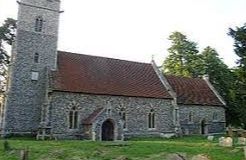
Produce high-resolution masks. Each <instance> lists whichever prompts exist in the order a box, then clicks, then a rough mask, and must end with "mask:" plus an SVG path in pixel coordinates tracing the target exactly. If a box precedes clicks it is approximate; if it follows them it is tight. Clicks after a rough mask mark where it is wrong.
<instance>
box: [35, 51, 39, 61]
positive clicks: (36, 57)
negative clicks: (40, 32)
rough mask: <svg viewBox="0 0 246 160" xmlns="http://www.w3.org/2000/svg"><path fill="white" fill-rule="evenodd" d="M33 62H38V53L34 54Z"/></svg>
mask: <svg viewBox="0 0 246 160" xmlns="http://www.w3.org/2000/svg"><path fill="white" fill-rule="evenodd" d="M34 62H35V63H39V54H38V53H35V54H34Z"/></svg>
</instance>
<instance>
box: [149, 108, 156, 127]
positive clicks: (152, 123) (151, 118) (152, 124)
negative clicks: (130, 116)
mask: <svg viewBox="0 0 246 160" xmlns="http://www.w3.org/2000/svg"><path fill="white" fill-rule="evenodd" d="M148 127H149V129H154V128H155V111H154V109H151V110H150V112H149V114H148Z"/></svg>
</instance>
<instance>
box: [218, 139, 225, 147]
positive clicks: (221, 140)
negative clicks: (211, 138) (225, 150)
mask: <svg viewBox="0 0 246 160" xmlns="http://www.w3.org/2000/svg"><path fill="white" fill-rule="evenodd" d="M224 139H225V137H220V138H219V146H223V142H224Z"/></svg>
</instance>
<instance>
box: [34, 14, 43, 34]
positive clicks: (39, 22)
mask: <svg viewBox="0 0 246 160" xmlns="http://www.w3.org/2000/svg"><path fill="white" fill-rule="evenodd" d="M43 24H44V20H43V18H42V17H37V18H36V20H35V31H36V32H42V30H43Z"/></svg>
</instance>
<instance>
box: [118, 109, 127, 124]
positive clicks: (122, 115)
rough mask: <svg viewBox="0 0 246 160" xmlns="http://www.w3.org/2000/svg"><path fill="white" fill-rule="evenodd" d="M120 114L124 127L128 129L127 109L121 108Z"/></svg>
mask: <svg viewBox="0 0 246 160" xmlns="http://www.w3.org/2000/svg"><path fill="white" fill-rule="evenodd" d="M119 115H120V117H121V119H122V121H123V129H126V110H125V108H121V109H120V112H119Z"/></svg>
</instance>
